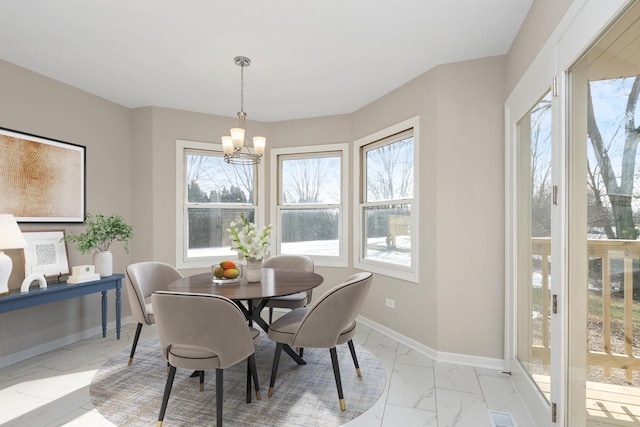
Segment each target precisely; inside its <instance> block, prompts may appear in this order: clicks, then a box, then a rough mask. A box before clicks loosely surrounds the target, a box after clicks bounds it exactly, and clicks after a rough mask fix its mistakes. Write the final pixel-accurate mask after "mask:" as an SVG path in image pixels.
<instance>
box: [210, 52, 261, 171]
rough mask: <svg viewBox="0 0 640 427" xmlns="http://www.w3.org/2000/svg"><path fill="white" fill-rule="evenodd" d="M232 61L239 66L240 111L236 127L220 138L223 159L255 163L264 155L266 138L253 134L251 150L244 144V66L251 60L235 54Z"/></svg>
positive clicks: (240, 163)
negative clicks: (229, 133) (229, 134)
mask: <svg viewBox="0 0 640 427" xmlns="http://www.w3.org/2000/svg"><path fill="white" fill-rule="evenodd" d="M234 61H235V63H236V65H238V66H239V67H240V112H239V113H238V127H237V128H233V129H231V131H230V132H231V136H228V135H227V136H223V137H222V138H221V139H222V150H223V151H224V161H225V162H227V163H231V164H235V165H257V164H259V163H260V159H261V158H262V156H263V155H264V148H265V145H266V142H267V139H266V138H265V137H264V136H254V137H253V152H252V151H251V149H250V148H249V145H248V144H247V145H245V144H244V129H245V126H244V125H245V119H246V118H247V113H245V112H244V67H248V66H249V65H251V60H250V59H249V58H247V57H246V56H236V57H235V59H234Z"/></svg>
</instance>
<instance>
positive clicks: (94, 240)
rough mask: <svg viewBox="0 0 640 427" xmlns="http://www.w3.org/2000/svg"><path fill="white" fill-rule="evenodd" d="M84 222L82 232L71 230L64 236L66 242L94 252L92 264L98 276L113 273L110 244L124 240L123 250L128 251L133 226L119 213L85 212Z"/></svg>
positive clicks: (82, 249) (85, 251) (81, 250)
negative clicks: (84, 228) (94, 213)
mask: <svg viewBox="0 0 640 427" xmlns="http://www.w3.org/2000/svg"><path fill="white" fill-rule="evenodd" d="M84 223H85V225H86V226H87V229H86V230H85V232H84V233H80V234H76V233H74V232H73V231H72V232H71V233H69V234H68V235H66V236H65V237H64V240H65V241H67V242H73V243H75V244H76V247H77V248H78V250H79V251H80V252H82V253H83V254H88V253H89V252H92V251H93V252H94V254H93V264H94V265H95V268H96V273H98V274H100V277H108V276H111V275H112V274H113V254H112V253H111V251H110V250H109V248H110V247H111V244H112V243H114V242H116V241H118V242H124V250H125V252H126V253H127V254H128V253H129V240H130V239H131V238H132V237H133V227H131V226H130V225H128V224H127V223H125V222H124V219H122V217H121V216H120V215H110V216H104V215H102V214H96V215H93V214H91V213H87V214H86V215H85V219H84Z"/></svg>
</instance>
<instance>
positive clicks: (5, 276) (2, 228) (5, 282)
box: [0, 214, 27, 296]
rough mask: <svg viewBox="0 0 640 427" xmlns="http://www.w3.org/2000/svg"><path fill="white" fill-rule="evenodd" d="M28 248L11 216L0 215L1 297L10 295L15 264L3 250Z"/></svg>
mask: <svg viewBox="0 0 640 427" xmlns="http://www.w3.org/2000/svg"><path fill="white" fill-rule="evenodd" d="M26 246H27V242H26V240H24V237H23V236H22V232H21V231H20V228H19V227H18V223H17V222H16V219H15V218H14V217H13V215H11V214H0V296H1V295H8V294H9V276H11V269H12V268H13V262H11V258H9V257H8V256H7V255H6V254H5V253H4V252H2V249H21V248H25V247H26Z"/></svg>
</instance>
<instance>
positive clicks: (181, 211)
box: [176, 140, 265, 269]
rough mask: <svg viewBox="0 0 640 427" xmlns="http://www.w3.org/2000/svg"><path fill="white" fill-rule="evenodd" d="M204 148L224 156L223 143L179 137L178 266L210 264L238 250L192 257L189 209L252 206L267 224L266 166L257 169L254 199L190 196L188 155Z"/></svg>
mask: <svg viewBox="0 0 640 427" xmlns="http://www.w3.org/2000/svg"><path fill="white" fill-rule="evenodd" d="M196 152H201V153H204V154H207V155H212V156H219V157H222V156H223V150H222V144H213V143H207V142H198V141H189V140H177V141H176V266H177V268H179V269H190V268H209V267H211V265H213V264H216V263H218V262H220V261H222V260H224V259H235V258H236V257H237V254H236V253H235V252H233V251H231V250H229V251H228V253H221V254H216V255H214V256H203V257H189V255H188V250H189V242H188V236H189V220H188V209H190V208H203V209H207V208H210V209H230V210H233V209H236V210H237V209H250V210H253V211H254V221H255V223H256V224H257V225H258V226H259V227H262V226H264V207H263V203H262V201H263V200H264V194H265V191H264V187H265V186H264V166H263V165H257V166H256V167H255V170H254V175H253V177H254V186H253V188H254V200H253V202H252V203H238V204H236V203H224V204H221V203H208V204H198V203H189V202H188V200H187V194H186V193H187V192H186V188H187V183H186V179H187V177H186V171H187V168H186V157H187V154H188V153H196Z"/></svg>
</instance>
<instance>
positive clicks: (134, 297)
mask: <svg viewBox="0 0 640 427" xmlns="http://www.w3.org/2000/svg"><path fill="white" fill-rule="evenodd" d="M127 277H128V278H129V280H125V287H126V288H127V293H128V294H129V304H130V305H131V316H132V317H133V319H134V320H135V321H136V322H138V327H137V328H136V334H135V336H134V337H133V344H132V345H131V353H130V354H129V362H128V364H129V366H130V365H131V363H132V362H133V355H134V354H135V352H136V346H137V345H138V339H140V332H141V331H142V326H143V325H153V324H154V323H155V320H154V315H153V309H152V307H151V294H152V293H153V292H155V291H159V290H163V291H166V290H167V287H168V286H169V283H171V282H173V281H174V280H178V279H180V278H182V274H181V273H180V272H179V271H178V270H176V269H175V268H174V267H173V266H172V265H169V264H165V263H163V262H156V261H146V262H138V263H135V264H131V265H129V266H127Z"/></svg>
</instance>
